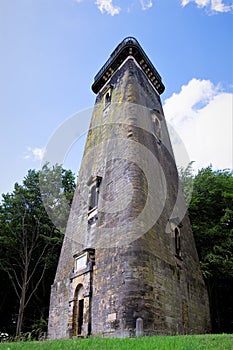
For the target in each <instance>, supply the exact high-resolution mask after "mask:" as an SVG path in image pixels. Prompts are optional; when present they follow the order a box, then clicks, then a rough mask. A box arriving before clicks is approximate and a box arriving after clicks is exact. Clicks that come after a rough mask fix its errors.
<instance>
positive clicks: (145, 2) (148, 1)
mask: <svg viewBox="0 0 233 350" xmlns="http://www.w3.org/2000/svg"><path fill="white" fill-rule="evenodd" d="M140 2H141V5H142V9H143V10H147V9H150V8H151V7H152V6H153V2H152V0H140Z"/></svg>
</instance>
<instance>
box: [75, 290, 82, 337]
mask: <svg viewBox="0 0 233 350" xmlns="http://www.w3.org/2000/svg"><path fill="white" fill-rule="evenodd" d="M83 316H84V288H83V285H82V284H79V285H78V286H77V288H76V290H75V295H74V306H73V336H80V335H82V326H83Z"/></svg>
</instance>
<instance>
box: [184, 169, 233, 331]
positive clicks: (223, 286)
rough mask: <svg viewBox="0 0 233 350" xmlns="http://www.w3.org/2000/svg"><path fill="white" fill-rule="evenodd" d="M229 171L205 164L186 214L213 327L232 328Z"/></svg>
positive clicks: (232, 183)
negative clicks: (205, 284)
mask: <svg viewBox="0 0 233 350" xmlns="http://www.w3.org/2000/svg"><path fill="white" fill-rule="evenodd" d="M232 199H233V174H232V173H231V172H230V171H229V170H222V171H213V170H212V168H211V167H207V168H205V169H202V170H200V171H199V172H198V174H197V175H196V176H195V178H194V187H193V193H192V199H191V202H190V206H189V214H190V219H191V223H192V229H193V232H194V237H195V241H196V246H197V250H198V254H199V259H200V264H201V269H202V272H203V275H204V277H205V280H206V283H207V287H208V291H209V297H210V306H211V313H212V323H213V329H214V330H215V331H219V332H222V331H225V332H227V331H232V324H231V322H232V320H231V313H232V312H233V307H232V294H233V288H232V285H233V200H232Z"/></svg>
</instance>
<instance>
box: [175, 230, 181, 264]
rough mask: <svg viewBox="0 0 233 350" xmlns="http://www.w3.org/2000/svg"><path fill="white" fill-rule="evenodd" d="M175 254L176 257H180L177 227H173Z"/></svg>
mask: <svg viewBox="0 0 233 350" xmlns="http://www.w3.org/2000/svg"><path fill="white" fill-rule="evenodd" d="M174 234H175V237H174V238H175V255H176V257H177V258H179V259H181V244H180V230H179V229H178V227H176V228H175V231H174Z"/></svg>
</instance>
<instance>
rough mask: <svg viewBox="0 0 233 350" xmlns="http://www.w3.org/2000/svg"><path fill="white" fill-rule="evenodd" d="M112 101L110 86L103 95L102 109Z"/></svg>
mask: <svg viewBox="0 0 233 350" xmlns="http://www.w3.org/2000/svg"><path fill="white" fill-rule="evenodd" d="M111 100H112V86H111V87H110V88H109V89H108V90H107V91H106V92H105V95H104V108H105V107H107V106H108V105H110V103H111Z"/></svg>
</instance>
